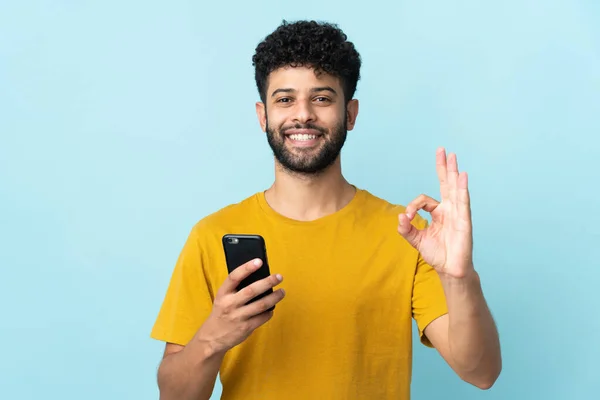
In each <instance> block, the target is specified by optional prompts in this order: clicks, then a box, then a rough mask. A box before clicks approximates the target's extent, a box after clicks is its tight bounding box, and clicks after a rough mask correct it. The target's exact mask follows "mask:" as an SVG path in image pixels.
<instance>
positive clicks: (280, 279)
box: [275, 274, 283, 282]
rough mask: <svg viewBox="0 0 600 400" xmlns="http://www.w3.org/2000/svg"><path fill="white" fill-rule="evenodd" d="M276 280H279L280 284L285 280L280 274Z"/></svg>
mask: <svg viewBox="0 0 600 400" xmlns="http://www.w3.org/2000/svg"><path fill="white" fill-rule="evenodd" d="M275 278H277V280H278V281H279V282H281V281H282V280H283V276H281V275H280V274H277V275H275Z"/></svg>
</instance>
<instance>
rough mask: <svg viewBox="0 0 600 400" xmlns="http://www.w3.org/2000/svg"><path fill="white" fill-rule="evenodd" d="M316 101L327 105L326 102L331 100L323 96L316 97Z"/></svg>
mask: <svg viewBox="0 0 600 400" xmlns="http://www.w3.org/2000/svg"><path fill="white" fill-rule="evenodd" d="M315 100H316V101H317V102H319V103H325V102H328V101H329V99H328V98H327V97H323V96H319V97H316V98H315Z"/></svg>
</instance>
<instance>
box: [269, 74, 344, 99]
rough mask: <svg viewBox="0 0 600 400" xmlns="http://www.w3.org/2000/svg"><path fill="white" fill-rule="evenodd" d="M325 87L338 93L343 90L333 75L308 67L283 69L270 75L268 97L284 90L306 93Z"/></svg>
mask: <svg viewBox="0 0 600 400" xmlns="http://www.w3.org/2000/svg"><path fill="white" fill-rule="evenodd" d="M323 86H329V87H332V88H334V89H335V90H336V91H337V92H338V93H339V92H340V90H341V86H340V81H339V79H338V78H337V77H335V76H333V75H330V74H327V73H325V72H316V71H315V70H314V69H313V68H307V67H283V68H279V69H276V70H275V71H273V72H271V73H270V74H269V79H268V86H267V95H268V96H270V95H271V93H273V91H275V90H277V89H282V88H285V89H292V90H297V91H305V90H311V89H312V88H315V87H323Z"/></svg>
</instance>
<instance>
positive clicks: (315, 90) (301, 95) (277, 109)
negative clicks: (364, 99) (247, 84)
mask: <svg viewBox="0 0 600 400" xmlns="http://www.w3.org/2000/svg"><path fill="white" fill-rule="evenodd" d="M357 112H358V102H357V101H356V100H351V101H349V102H348V103H347V104H346V102H345V100H344V93H343V89H342V86H341V85H340V82H339V79H338V78H336V77H334V76H332V75H329V74H325V73H315V71H314V70H313V69H311V68H305V67H294V68H292V67H286V68H280V69H277V70H275V71H273V72H271V73H270V74H269V79H268V86H267V90H266V97H265V103H257V114H258V117H259V121H260V123H261V127H262V129H263V131H265V132H266V133H267V139H268V142H269V145H270V146H271V149H272V150H273V154H274V155H275V158H276V160H277V162H278V163H279V164H280V165H281V166H282V167H283V168H284V169H286V170H288V171H290V172H294V173H300V174H305V175H308V174H317V173H320V172H322V171H324V170H325V169H327V168H328V167H329V166H330V165H332V164H333V163H334V162H335V161H336V160H337V159H338V156H339V154H340V151H341V149H342V147H343V146H344V142H345V140H346V134H347V131H348V130H352V129H353V128H354V122H355V119H356V114H357Z"/></svg>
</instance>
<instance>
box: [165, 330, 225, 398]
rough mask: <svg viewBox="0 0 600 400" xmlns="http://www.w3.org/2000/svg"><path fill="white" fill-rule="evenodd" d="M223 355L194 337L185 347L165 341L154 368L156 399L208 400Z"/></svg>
mask: <svg viewBox="0 0 600 400" xmlns="http://www.w3.org/2000/svg"><path fill="white" fill-rule="evenodd" d="M223 356H224V354H218V353H214V352H213V351H212V350H211V347H210V346H209V345H208V344H207V343H206V342H202V341H201V340H198V339H197V338H194V339H193V340H192V341H191V342H190V343H189V344H188V345H187V346H185V347H184V346H180V345H177V344H173V343H167V345H166V347H165V354H164V357H163V360H162V362H161V364H160V367H159V369H158V387H159V391H160V399H161V400H172V399H173V400H174V399H177V400H186V399H190V400H192V399H193V400H208V399H210V396H211V394H212V392H213V389H214V386H215V381H216V379H217V374H218V372H219V368H220V367H221V362H222V361H223Z"/></svg>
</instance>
